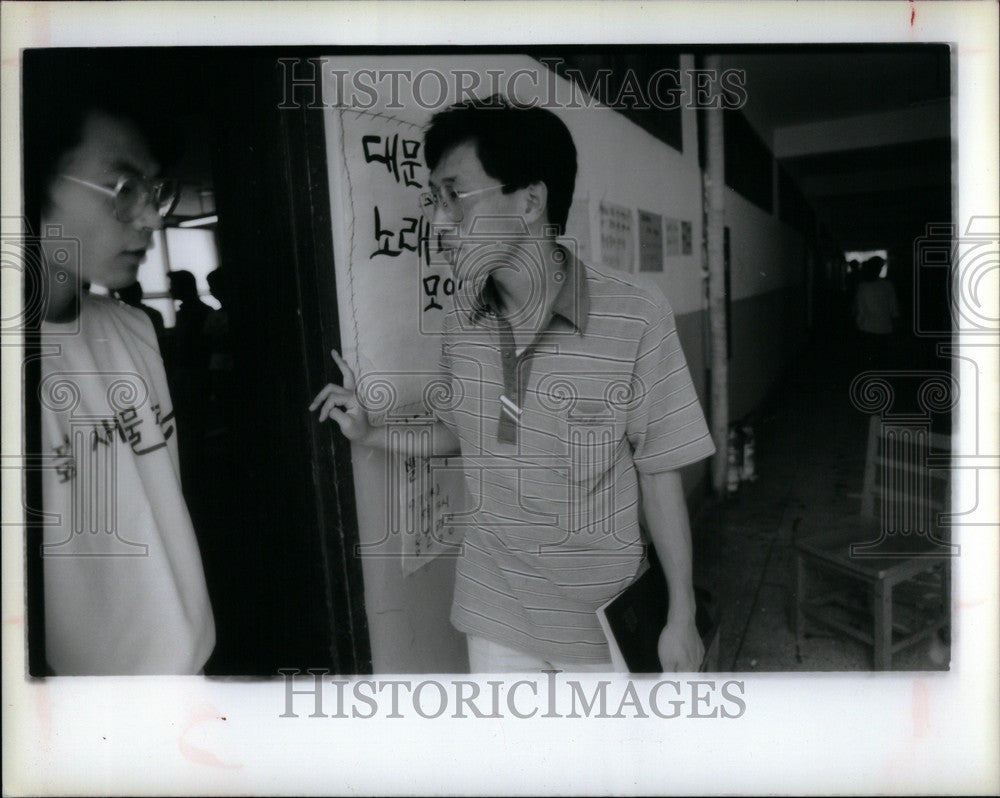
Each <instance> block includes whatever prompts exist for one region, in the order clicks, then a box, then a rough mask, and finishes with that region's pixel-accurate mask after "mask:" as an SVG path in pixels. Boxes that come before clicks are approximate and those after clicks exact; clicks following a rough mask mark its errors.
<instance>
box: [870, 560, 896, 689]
mask: <svg viewBox="0 0 1000 798" xmlns="http://www.w3.org/2000/svg"><path fill="white" fill-rule="evenodd" d="M872 615H873V616H874V618H875V628H874V635H873V636H874V638H875V670H877V671H887V670H891V669H892V586H891V585H887V584H886V583H885V582H884V581H882V580H879V581H878V582H876V583H875V587H874V590H873V595H872Z"/></svg>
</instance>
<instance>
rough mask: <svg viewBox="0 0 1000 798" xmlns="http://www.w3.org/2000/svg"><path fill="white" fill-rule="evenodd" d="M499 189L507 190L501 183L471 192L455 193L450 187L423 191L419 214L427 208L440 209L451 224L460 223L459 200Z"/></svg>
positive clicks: (461, 214) (505, 185)
mask: <svg viewBox="0 0 1000 798" xmlns="http://www.w3.org/2000/svg"><path fill="white" fill-rule="evenodd" d="M501 188H507V184H506V183H501V184H499V185H496V186H487V187H486V188H476V189H473V190H472V191H456V190H455V189H454V188H452V187H451V186H444V187H443V188H441V189H440V190H438V189H431V190H430V191H424V192H423V193H422V194H421V195H420V212H421V213H425V212H426V211H427V209H428V208H434V209H435V210H436V209H438V208H441V210H443V211H444V212H445V213H446V214H447V215H448V218H449V219H451V220H452V221H453V222H460V221H462V216H463V213H464V211H463V209H462V206H461V204H460V200H464V199H465V198H466V197H471V196H474V195H475V194H485V193H486V192H487V191H496V190H497V189H501Z"/></svg>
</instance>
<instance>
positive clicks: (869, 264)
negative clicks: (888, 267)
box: [861, 255, 885, 283]
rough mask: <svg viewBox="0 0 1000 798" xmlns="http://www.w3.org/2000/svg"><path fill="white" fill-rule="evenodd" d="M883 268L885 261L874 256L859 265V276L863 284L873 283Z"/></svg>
mask: <svg viewBox="0 0 1000 798" xmlns="http://www.w3.org/2000/svg"><path fill="white" fill-rule="evenodd" d="M883 266H885V259H884V258H881V257H879V256H878V255H874V256H872V257H870V258H869V259H868V260H866V261H865V262H864V263H863V264H862V265H861V276H862V277H863V278H864V280H865V282H869V283H870V282H873V281H875V280H877V279H878V276H879V275H880V274H881V273H882V267H883Z"/></svg>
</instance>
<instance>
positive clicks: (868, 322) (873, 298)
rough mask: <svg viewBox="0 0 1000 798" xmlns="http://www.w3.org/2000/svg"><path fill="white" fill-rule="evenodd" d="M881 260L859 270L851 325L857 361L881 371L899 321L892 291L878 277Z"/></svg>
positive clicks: (894, 290) (868, 262) (876, 260)
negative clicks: (858, 359)
mask: <svg viewBox="0 0 1000 798" xmlns="http://www.w3.org/2000/svg"><path fill="white" fill-rule="evenodd" d="M884 266H885V259H884V258H880V257H878V256H877V255H876V256H874V257H871V258H869V259H868V260H866V261H865V262H864V264H863V265H862V267H861V282H859V283H858V287H857V290H856V291H855V294H854V304H853V313H854V324H855V328H856V329H857V332H858V346H859V347H860V355H861V360H862V362H863V364H864V365H865V367H866V368H869V369H885V368H887V367H888V366H889V364H890V363H891V358H892V342H893V332H894V331H895V321H896V319H897V318H899V306H898V304H897V302H896V289H895V288H894V287H893V285H892V283H891V282H890V281H889V280H888V279H886V278H883V277H880V274H881V273H882V269H883V267H884Z"/></svg>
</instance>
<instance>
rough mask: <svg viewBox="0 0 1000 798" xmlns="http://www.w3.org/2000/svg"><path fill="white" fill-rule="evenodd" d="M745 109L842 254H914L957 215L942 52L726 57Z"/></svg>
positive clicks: (847, 50) (946, 57) (947, 65)
mask: <svg viewBox="0 0 1000 798" xmlns="http://www.w3.org/2000/svg"><path fill="white" fill-rule="evenodd" d="M724 66H726V67H736V68H741V69H744V70H745V71H746V86H747V93H748V100H747V104H746V106H745V107H744V109H743V111H744V114H745V115H746V117H747V118H748V119H749V120H750V122H751V124H753V125H754V127H755V128H756V129H757V131H758V133H760V135H761V136H762V137H763V138H764V139H765V141H767V142H768V143H769V144H770V145H771V148H772V151H773V152H774V154H775V158H776V159H777V160H778V162H779V163H780V164H781V165H783V166H784V167H785V168H787V169H788V171H789V172H790V173H791V175H792V177H793V178H794V180H795V181H796V182H797V183H798V185H799V187H800V189H801V190H802V192H803V193H804V194H805V196H806V197H807V199H808V200H809V202H810V204H811V205H812V206H813V207H814V208H815V210H816V211H817V215H818V216H819V218H820V220H821V223H822V225H823V226H824V227H825V228H826V229H827V230H828V231H829V233H830V234H831V235H832V237H833V238H834V239H835V240H836V241H837V243H838V244H839V245H841V246H842V247H843V248H845V249H848V248H859V249H866V248H874V247H882V246H887V245H888V246H897V247H900V246H907V245H908V243H909V242H912V240H913V238H914V237H915V235H919V232H920V231H921V230H922V229H923V226H924V224H926V222H929V221H939V222H940V221H948V220H949V219H950V216H951V212H950V206H951V161H952V144H951V139H950V102H949V97H950V93H951V57H950V53H949V50H948V48H947V47H946V46H944V45H921V46H910V45H894V46H876V47H858V46H852V47H844V48H839V49H835V48H830V47H822V48H816V49H813V50H805V49H803V48H799V49H798V50H797V51H792V50H789V49H788V48H780V49H775V50H773V51H769V52H762V51H761V50H753V51H747V52H738V51H727V52H726V54H725V56H724Z"/></svg>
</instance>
